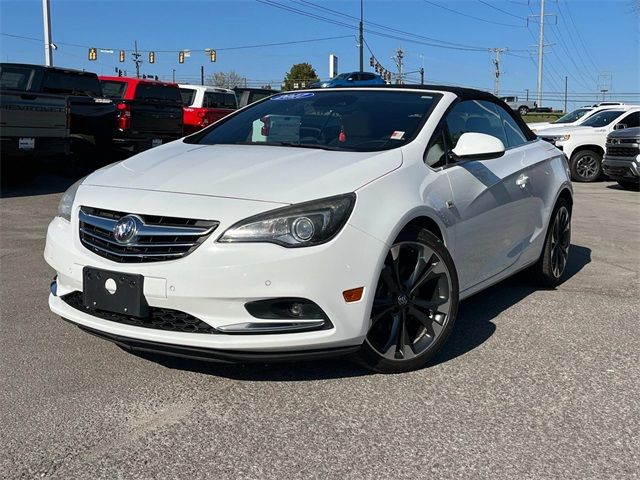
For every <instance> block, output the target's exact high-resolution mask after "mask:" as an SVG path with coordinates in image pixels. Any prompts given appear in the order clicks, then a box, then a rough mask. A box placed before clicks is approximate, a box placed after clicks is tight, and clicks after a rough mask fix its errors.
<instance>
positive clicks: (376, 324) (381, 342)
mask: <svg viewBox="0 0 640 480" xmlns="http://www.w3.org/2000/svg"><path fill="white" fill-rule="evenodd" d="M457 310H458V279H457V275H456V272H455V267H454V264H453V260H452V259H451V256H450V255H449V252H448V251H447V249H446V248H445V246H444V245H443V244H442V242H441V241H440V240H439V239H438V238H437V237H435V236H434V235H433V234H431V233H430V232H428V231H427V230H414V231H408V232H403V233H402V234H401V235H400V236H399V237H398V239H397V240H396V241H395V243H394V244H393V246H392V247H391V249H390V250H389V253H388V254H387V257H386V259H385V262H384V267H383V269H382V271H381V273H380V279H379V281H378V284H377V287H376V291H375V297H374V300H373V307H372V309H371V325H370V327H369V331H368V333H367V338H366V340H365V342H364V344H363V346H362V350H361V352H360V355H359V358H360V360H361V362H362V363H364V364H365V366H366V367H368V368H370V369H372V370H375V371H378V372H384V373H397V372H404V371H409V370H415V369H418V368H422V367H424V366H425V365H426V364H427V362H428V361H429V360H430V359H431V358H432V357H433V356H434V355H435V354H436V353H437V352H438V351H439V350H440V349H441V347H442V345H443V344H444V342H445V340H446V338H447V336H448V335H449V333H450V332H451V329H452V328H453V323H454V321H455V317H456V313H457Z"/></svg>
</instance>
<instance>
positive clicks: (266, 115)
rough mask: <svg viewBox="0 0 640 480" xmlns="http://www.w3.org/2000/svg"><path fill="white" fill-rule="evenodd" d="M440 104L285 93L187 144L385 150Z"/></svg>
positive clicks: (395, 97)
mask: <svg viewBox="0 0 640 480" xmlns="http://www.w3.org/2000/svg"><path fill="white" fill-rule="evenodd" d="M439 99H440V95H439V94H434V93H426V92H406V91H397V90H396V91H393V90H387V91H380V90H368V91H362V90H349V91H328V92H294V93H285V94H279V95H275V96H273V97H271V98H269V99H266V100H264V101H262V102H260V103H257V104H255V105H253V106H251V107H249V108H247V109H245V110H242V111H241V112H239V113H238V114H236V115H233V116H231V117H229V118H228V119H226V120H224V121H222V122H221V123H218V124H216V125H213V126H212V127H210V128H208V129H206V130H204V131H203V132H202V133H201V134H196V135H194V136H192V137H189V138H187V139H186V140H185V141H186V142H189V143H197V144H202V145H216V144H224V145H275V146H293V147H304V148H319V149H325V150H345V151H359V152H365V151H377V150H387V149H390V148H395V147H399V146H401V145H404V144H405V143H407V142H408V141H409V140H411V139H412V138H413V137H414V135H415V134H416V133H417V132H418V130H419V129H420V127H421V126H422V125H423V124H424V122H425V120H426V119H427V117H428V116H429V113H430V112H431V109H432V107H433V106H434V105H435V104H436V103H437V101H438V100H439Z"/></svg>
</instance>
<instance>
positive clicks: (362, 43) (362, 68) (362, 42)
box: [359, 0, 364, 72]
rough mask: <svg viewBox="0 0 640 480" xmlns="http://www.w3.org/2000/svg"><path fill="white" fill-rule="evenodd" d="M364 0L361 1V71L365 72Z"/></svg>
mask: <svg viewBox="0 0 640 480" xmlns="http://www.w3.org/2000/svg"><path fill="white" fill-rule="evenodd" d="M363 16H364V0H360V40H359V43H360V71H361V72H364V22H363Z"/></svg>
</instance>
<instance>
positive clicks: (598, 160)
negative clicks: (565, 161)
mask: <svg viewBox="0 0 640 480" xmlns="http://www.w3.org/2000/svg"><path fill="white" fill-rule="evenodd" d="M569 167H570V168H571V180H573V181H574V182H595V181H596V180H598V179H599V178H600V176H601V175H602V155H600V154H599V153H598V152H594V151H593V150H580V151H579V152H578V153H575V154H573V156H572V157H571V161H570V162H569Z"/></svg>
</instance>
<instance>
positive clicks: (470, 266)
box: [445, 100, 533, 291]
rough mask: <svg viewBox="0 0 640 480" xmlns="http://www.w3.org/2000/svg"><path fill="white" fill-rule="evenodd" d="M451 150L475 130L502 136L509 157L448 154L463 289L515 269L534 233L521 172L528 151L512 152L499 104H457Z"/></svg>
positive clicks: (451, 117) (451, 119)
mask: <svg viewBox="0 0 640 480" xmlns="http://www.w3.org/2000/svg"><path fill="white" fill-rule="evenodd" d="M445 123H446V127H447V131H448V135H449V145H448V149H449V150H453V149H454V148H455V146H456V143H457V141H458V139H459V138H460V136H461V135H462V134H463V133H466V132H476V133H484V134H488V135H492V136H494V137H497V138H499V139H500V140H501V141H502V142H503V144H504V145H505V148H506V150H505V153H504V155H503V156H501V157H499V158H493V159H488V160H472V161H455V159H454V157H453V156H451V155H449V156H448V162H449V164H448V166H447V169H446V171H447V175H448V177H449V181H450V182H451V188H452V191H453V200H452V203H451V204H450V209H451V210H452V213H453V214H454V216H455V217H456V218H457V221H456V225H455V247H454V248H455V261H456V266H457V268H458V277H459V280H460V286H461V290H462V291H464V290H465V289H468V288H470V287H472V286H474V285H477V284H479V283H480V282H483V281H485V280H487V279H489V278H491V277H492V276H494V275H497V274H498V273H500V272H502V271H503V270H505V269H507V268H509V267H510V266H511V265H513V264H514V263H515V262H516V261H517V260H518V258H519V257H520V254H521V253H522V249H523V242H524V240H525V239H526V238H527V235H528V234H530V230H531V225H530V219H528V218H527V215H528V214H530V213H531V203H532V201H533V200H532V197H531V194H530V192H529V190H528V189H527V188H523V184H524V186H525V187H526V182H527V179H526V175H524V173H523V164H524V162H523V159H524V155H525V154H524V151H523V149H521V148H514V149H509V148H508V143H509V142H508V140H507V136H506V133H505V130H504V126H503V123H502V119H501V117H500V114H499V113H498V111H497V108H496V105H495V104H493V103H490V102H486V101H482V100H467V101H463V102H460V103H458V104H457V105H456V106H455V107H454V108H453V109H452V110H451V111H450V112H449V113H448V114H447V118H446V120H445Z"/></svg>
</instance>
